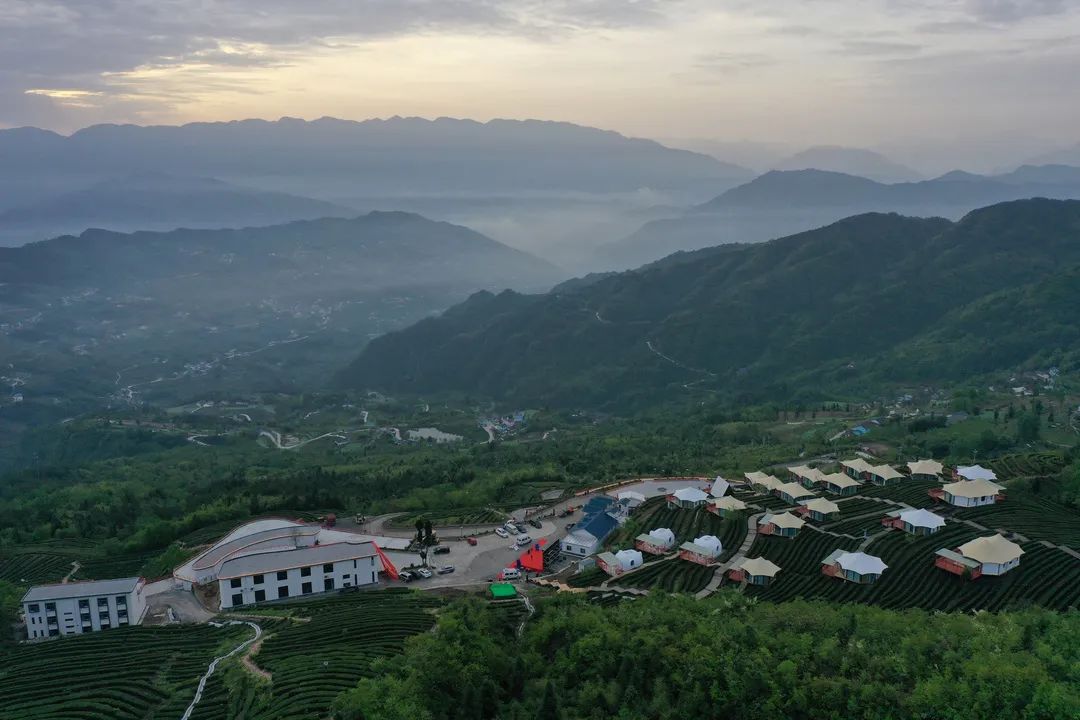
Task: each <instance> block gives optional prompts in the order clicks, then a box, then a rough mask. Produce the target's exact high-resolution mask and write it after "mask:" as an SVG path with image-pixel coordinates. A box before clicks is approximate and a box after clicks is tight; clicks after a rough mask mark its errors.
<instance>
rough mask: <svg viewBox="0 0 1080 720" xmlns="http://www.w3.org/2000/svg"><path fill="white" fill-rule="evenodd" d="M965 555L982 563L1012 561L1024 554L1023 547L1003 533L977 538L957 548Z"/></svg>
mask: <svg viewBox="0 0 1080 720" xmlns="http://www.w3.org/2000/svg"><path fill="white" fill-rule="evenodd" d="M957 550H959V551H960V554H961V555H963V556H964V557H967V558H971V559H972V560H978V561H979V562H981V563H996V564H1002V563H1007V562H1012V561H1013V560H1016V559H1017V558H1019V557H1020V556H1021V555H1023V554H1024V550H1023V548H1021V547H1020V546H1019V545H1017V544H1016V543H1014V542H1012V541H1010V540H1006V539H1005V538H1004V537H1003V536H1001V535H989V536H987V537H981V538H975V539H974V540H972V541H970V542H966V543H964V544H963V545H961V546H960V547H958V548H957Z"/></svg>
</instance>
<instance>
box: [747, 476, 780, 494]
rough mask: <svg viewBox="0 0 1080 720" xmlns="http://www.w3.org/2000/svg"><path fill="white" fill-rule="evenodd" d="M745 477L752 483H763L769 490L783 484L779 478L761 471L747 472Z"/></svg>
mask: <svg viewBox="0 0 1080 720" xmlns="http://www.w3.org/2000/svg"><path fill="white" fill-rule="evenodd" d="M745 477H746V479H747V480H748V481H750V483H751V484H752V485H764V486H765V487H766V488H768V489H769V490H774V489H776V488H777V487H778V486H780V485H783V483H782V482H781V481H780V479H779V478H777V477H775V476H773V475H769V474H768V473H763V472H748V473H745Z"/></svg>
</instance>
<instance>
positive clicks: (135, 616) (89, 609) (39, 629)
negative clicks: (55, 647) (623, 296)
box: [4, 577, 146, 640]
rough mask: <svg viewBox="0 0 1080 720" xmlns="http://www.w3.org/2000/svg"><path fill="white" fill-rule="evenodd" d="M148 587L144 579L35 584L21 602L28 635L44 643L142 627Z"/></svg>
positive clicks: (130, 578)
mask: <svg viewBox="0 0 1080 720" xmlns="http://www.w3.org/2000/svg"><path fill="white" fill-rule="evenodd" d="M145 585H146V581H145V580H143V578H141V577H128V578H118V579H115V580H91V581H86V582H69V583H55V584H52V585H34V586H33V587H31V588H30V589H29V590H27V591H26V594H25V595H23V597H22V600H21V604H22V612H23V618H24V619H25V621H26V634H27V636H28V637H29V638H30V639H31V640H41V639H44V638H50V637H60V636H62V635H81V634H83V633H90V632H98V631H100V630H108V629H109V628H116V627H124V626H127V625H138V624H140V623H141V622H142V620H143V615H144V614H145V612H146V598H145V596H144V594H143V588H144V587H145ZM4 632H7V628H5V629H4Z"/></svg>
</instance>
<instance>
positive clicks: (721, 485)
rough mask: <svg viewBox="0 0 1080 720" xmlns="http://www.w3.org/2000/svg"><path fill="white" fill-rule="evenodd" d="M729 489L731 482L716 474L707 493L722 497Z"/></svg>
mask: <svg viewBox="0 0 1080 720" xmlns="http://www.w3.org/2000/svg"><path fill="white" fill-rule="evenodd" d="M730 489H731V483H729V482H728V481H727V480H725V479H724V478H722V477H720V476H719V475H717V476H716V479H715V480H713V484H712V487H711V488H709V494H710V495H712V496H713V497H716V498H718V497H724V495H726V494H727V491H728V490H730Z"/></svg>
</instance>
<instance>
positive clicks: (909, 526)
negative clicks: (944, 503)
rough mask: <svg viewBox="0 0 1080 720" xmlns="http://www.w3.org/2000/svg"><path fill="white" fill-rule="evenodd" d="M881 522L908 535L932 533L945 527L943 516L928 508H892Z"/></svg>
mask: <svg viewBox="0 0 1080 720" xmlns="http://www.w3.org/2000/svg"><path fill="white" fill-rule="evenodd" d="M881 524H882V525H884V526H885V527H889V528H896V529H897V530H903V531H904V532H906V533H908V534H910V535H933V534H934V533H936V532H937V531H938V530H940V529H941V528H943V527H945V518H943V517H941V516H940V515H935V514H934V513H932V512H930V511H929V510H921V509H920V510H893V511H892V512H890V513H887V514H886V515H885V517H883V518H882V519H881Z"/></svg>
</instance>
